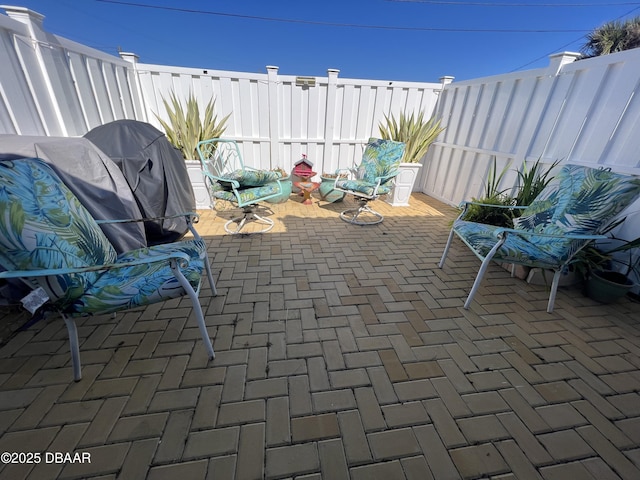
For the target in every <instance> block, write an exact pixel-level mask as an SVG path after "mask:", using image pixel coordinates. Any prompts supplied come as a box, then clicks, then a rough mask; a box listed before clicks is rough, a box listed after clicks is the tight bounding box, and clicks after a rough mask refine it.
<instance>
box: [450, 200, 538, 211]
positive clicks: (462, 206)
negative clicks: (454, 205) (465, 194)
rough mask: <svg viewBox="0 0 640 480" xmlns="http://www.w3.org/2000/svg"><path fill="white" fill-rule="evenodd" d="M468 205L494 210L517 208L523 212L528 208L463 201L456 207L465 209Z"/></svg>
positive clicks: (524, 206) (525, 206)
mask: <svg viewBox="0 0 640 480" xmlns="http://www.w3.org/2000/svg"><path fill="white" fill-rule="evenodd" d="M469 205H479V206H481V207H495V208H508V209H513V208H517V209H520V210H524V209H525V208H527V207H528V205H494V204H493V203H482V202H473V201H471V200H463V201H462V202H460V204H459V205H458V208H466V207H468V206H469Z"/></svg>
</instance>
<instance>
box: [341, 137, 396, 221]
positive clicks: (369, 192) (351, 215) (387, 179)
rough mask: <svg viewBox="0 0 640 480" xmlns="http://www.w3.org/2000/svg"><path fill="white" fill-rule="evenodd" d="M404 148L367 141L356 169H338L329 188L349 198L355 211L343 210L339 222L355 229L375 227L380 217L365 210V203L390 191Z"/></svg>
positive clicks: (373, 212)
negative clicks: (353, 200) (351, 196)
mask: <svg viewBox="0 0 640 480" xmlns="http://www.w3.org/2000/svg"><path fill="white" fill-rule="evenodd" d="M404 150H405V144H404V143H402V142H395V141H393V140H381V139H377V138H370V139H369V142H368V143H367V145H366V147H365V149H364V153H363V154H362V161H361V162H360V165H358V166H356V167H353V168H350V169H338V170H337V171H336V180H335V183H334V186H333V188H334V189H335V190H338V191H340V192H344V193H348V194H351V195H353V196H354V197H355V198H356V201H357V202H358V207H357V208H351V209H347V210H344V211H343V212H341V213H340V218H341V219H342V220H344V221H345V222H349V223H353V224H355V225H375V224H377V223H380V222H382V221H383V220H384V216H383V215H382V214H381V213H379V212H376V211H375V210H373V209H372V208H371V207H369V202H371V201H373V200H375V199H376V198H378V197H379V196H380V195H386V194H387V193H389V192H390V191H391V187H392V186H393V179H394V178H395V177H396V176H397V175H398V173H400V170H399V167H400V161H401V160H402V155H403V154H404Z"/></svg>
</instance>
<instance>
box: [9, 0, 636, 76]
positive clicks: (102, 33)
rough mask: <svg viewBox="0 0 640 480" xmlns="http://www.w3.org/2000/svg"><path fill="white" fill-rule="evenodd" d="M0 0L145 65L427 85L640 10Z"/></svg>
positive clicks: (510, 66)
mask: <svg viewBox="0 0 640 480" xmlns="http://www.w3.org/2000/svg"><path fill="white" fill-rule="evenodd" d="M3 3H6V4H12V5H19V6H23V7H27V8H31V9H32V10H35V11H37V12H39V13H41V14H43V15H44V16H45V19H44V27H45V30H47V31H49V32H51V33H54V34H57V35H61V36H63V37H66V38H69V39H71V40H74V41H77V42H80V43H83V44H85V45H88V46H91V47H94V48H98V49H100V50H103V51H105V52H107V53H110V54H114V55H115V54H117V51H118V49H121V50H122V51H126V52H134V53H136V54H137V55H138V56H139V57H140V62H141V63H152V64H163V65H173V66H183V67H197V68H205V69H212V70H232V71H244V72H255V73H265V72H266V69H265V67H266V66H267V65H277V66H279V67H280V70H279V72H280V73H281V74H283V75H305V76H307V75H308V76H326V72H327V69H329V68H336V69H339V70H340V77H343V78H369V79H379V80H407V81H423V82H438V79H439V78H440V77H441V76H444V75H451V76H454V77H455V78H456V80H466V79H470V78H478V77H484V76H489V75H496V74H501V73H507V72H511V71H515V70H525V69H531V68H538V67H544V66H546V65H547V64H548V56H549V55H550V54H552V53H557V52H561V51H579V49H580V47H581V46H582V44H583V43H584V37H585V35H586V34H587V33H588V32H589V31H590V30H592V29H593V28H596V27H598V26H600V25H602V24H603V23H605V22H607V21H609V20H613V19H618V18H621V19H624V18H629V17H634V16H638V15H640V1H637V2H633V1H624V0H619V1H609V2H606V1H603V0H474V1H472V0H469V1H465V0H450V1H440V2H431V1H427V0H316V1H309V0H233V1H231V0H226V1H202V0H201V1H197V0H139V1H138V0H122V1H120V0H55V1H54V0H13V1H11V0H9V1H7V2H3ZM568 4H572V5H578V4H579V5H581V6H567V5H568ZM605 4H608V5H605ZM144 5H147V6H153V7H154V8H149V7H145V6H144ZM532 5H533V6H532ZM505 30H509V31H508V32H505ZM524 31H528V32H524ZM532 31H535V32H532Z"/></svg>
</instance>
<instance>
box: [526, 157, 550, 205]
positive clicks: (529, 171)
mask: <svg viewBox="0 0 640 480" xmlns="http://www.w3.org/2000/svg"><path fill="white" fill-rule="evenodd" d="M558 163H560V160H556V161H555V162H553V163H552V164H551V165H549V166H548V167H547V168H546V169H544V170H543V165H542V163H541V162H540V159H538V160H536V163H534V164H533V165H532V166H531V168H529V166H528V165H527V162H526V161H525V162H524V163H523V164H522V170H518V172H517V173H518V194H517V195H516V204H517V205H530V204H531V202H533V200H534V199H535V198H536V197H537V196H538V195H539V194H540V192H541V191H542V190H544V188H545V187H546V186H547V185H548V184H549V182H550V181H551V180H553V175H551V170H553V169H554V168H555V167H556V166H557V165H558Z"/></svg>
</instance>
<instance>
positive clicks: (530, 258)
mask: <svg viewBox="0 0 640 480" xmlns="http://www.w3.org/2000/svg"><path fill="white" fill-rule="evenodd" d="M639 195H640V178H638V177H634V176H629V175H621V174H617V173H614V172H611V171H610V170H605V169H594V168H589V167H584V166H579V165H565V166H563V167H562V169H561V170H560V172H559V173H558V175H556V177H555V179H554V181H553V182H551V183H550V184H549V185H547V187H546V188H545V189H544V190H543V191H542V192H541V193H540V194H539V195H538V196H537V197H536V199H535V200H534V201H533V202H532V203H531V205H529V206H527V207H505V208H520V209H523V212H522V215H521V216H520V217H519V218H516V219H515V220H514V228H502V227H496V226H493V225H486V224H482V223H474V222H469V221H465V220H464V216H465V213H466V210H467V208H468V207H469V205H472V204H473V203H474V202H463V203H462V204H461V207H462V213H460V215H459V216H458V218H457V219H456V220H455V221H454V223H453V227H452V229H451V232H450V233H449V239H448V240H447V244H446V246H445V248H444V252H443V254H442V259H441V260H440V263H439V264H438V266H439V267H440V268H442V267H443V266H444V263H445V259H446V258H447V253H448V252H449V247H450V246H451V242H452V240H453V236H454V234H455V235H457V236H458V237H459V238H460V239H461V240H462V241H463V242H464V243H465V244H466V245H467V246H468V247H469V248H470V249H471V251H472V252H473V253H474V254H475V255H476V256H477V257H478V258H479V259H480V260H481V261H482V264H481V266H480V270H479V271H478V274H477V276H476V279H475V282H474V283H473V287H472V288H471V291H470V292H469V296H468V297H467V300H466V302H465V304H464V308H465V309H468V308H469V306H470V305H471V302H472V301H473V297H474V296H475V294H476V292H477V291H478V288H479V286H480V283H481V281H482V278H483V276H484V274H485V272H486V271H487V268H488V267H489V263H490V262H491V261H494V262H499V263H511V264H515V265H525V266H529V267H538V268H542V269H547V270H552V271H553V272H554V274H553V280H552V282H551V291H550V294H549V302H548V304H547V312H549V313H551V312H552V311H553V306H554V302H555V297H556V292H557V290H558V283H559V281H560V274H561V273H562V272H564V271H567V269H568V267H569V265H570V264H571V262H572V260H573V259H574V257H575V255H576V254H577V253H578V252H579V251H580V250H581V249H582V248H584V247H585V246H586V245H587V244H588V243H589V242H591V241H593V240H598V239H604V238H607V237H605V236H604V235H601V232H602V231H603V230H604V229H605V227H606V226H607V225H608V224H609V223H610V222H611V220H612V219H613V218H614V217H615V216H616V215H617V214H618V213H620V212H621V211H622V210H624V209H625V208H626V207H627V206H629V205H630V204H631V203H633V202H634V200H635V199H636V198H638V196H639ZM491 207H495V205H491Z"/></svg>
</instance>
